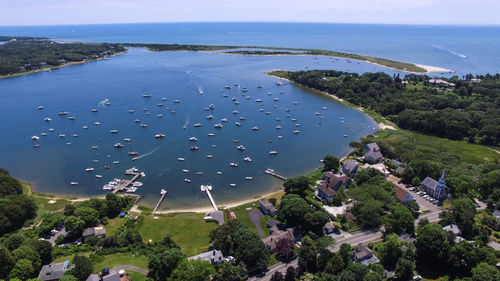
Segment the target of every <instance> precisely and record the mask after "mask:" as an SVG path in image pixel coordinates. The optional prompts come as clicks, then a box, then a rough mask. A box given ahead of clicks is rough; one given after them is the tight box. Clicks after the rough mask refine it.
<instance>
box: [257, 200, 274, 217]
mask: <svg viewBox="0 0 500 281" xmlns="http://www.w3.org/2000/svg"><path fill="white" fill-rule="evenodd" d="M259 209H260V210H261V211H262V213H264V215H267V216H271V217H274V216H275V215H276V211H277V210H276V208H275V207H274V206H273V204H271V202H269V200H267V199H260V206H259Z"/></svg>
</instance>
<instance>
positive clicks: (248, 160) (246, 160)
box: [243, 157, 252, 163]
mask: <svg viewBox="0 0 500 281" xmlns="http://www.w3.org/2000/svg"><path fill="white" fill-rule="evenodd" d="M243 160H244V161H245V162H249V163H250V162H252V158H250V157H245V158H243Z"/></svg>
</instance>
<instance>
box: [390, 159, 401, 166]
mask: <svg viewBox="0 0 500 281" xmlns="http://www.w3.org/2000/svg"><path fill="white" fill-rule="evenodd" d="M387 162H391V163H392V164H394V165H396V166H399V165H402V164H403V163H401V162H399V161H398V160H396V159H388V160H387Z"/></svg>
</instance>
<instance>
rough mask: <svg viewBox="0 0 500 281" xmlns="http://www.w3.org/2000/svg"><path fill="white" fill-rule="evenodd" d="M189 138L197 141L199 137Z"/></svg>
mask: <svg viewBox="0 0 500 281" xmlns="http://www.w3.org/2000/svg"><path fill="white" fill-rule="evenodd" d="M189 140H190V141H197V140H198V138H197V137H190V138H189Z"/></svg>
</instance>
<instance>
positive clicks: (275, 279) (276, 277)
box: [271, 271, 285, 281]
mask: <svg viewBox="0 0 500 281" xmlns="http://www.w3.org/2000/svg"><path fill="white" fill-rule="evenodd" d="M271 281H285V277H284V276H283V273H281V272H279V271H276V272H274V274H273V276H271Z"/></svg>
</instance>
